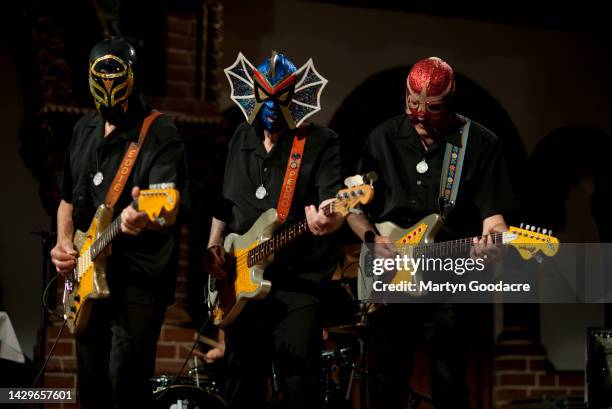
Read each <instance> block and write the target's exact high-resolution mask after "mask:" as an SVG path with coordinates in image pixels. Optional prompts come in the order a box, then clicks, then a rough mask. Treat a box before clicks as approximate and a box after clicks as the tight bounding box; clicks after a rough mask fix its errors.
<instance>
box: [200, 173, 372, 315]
mask: <svg viewBox="0 0 612 409" xmlns="http://www.w3.org/2000/svg"><path fill="white" fill-rule="evenodd" d="M370 180H371V182H373V180H374V179H370ZM373 197H374V189H373V187H372V185H371V184H361V185H356V186H352V187H349V188H347V189H343V190H340V191H339V192H338V194H337V195H336V198H335V200H334V201H333V202H331V203H330V204H328V205H326V206H324V207H323V208H322V209H323V211H324V212H325V214H327V215H331V214H333V213H337V214H339V215H341V216H343V217H344V216H346V215H347V214H348V213H349V212H350V211H351V209H353V208H354V207H355V206H357V205H359V204H367V203H369V202H370V201H371V200H372V198H373ZM280 226H281V223H280V222H279V220H278V217H277V214H276V209H269V210H267V211H266V212H264V213H263V214H262V215H261V216H260V217H259V218H258V219H257V221H256V222H255V223H254V224H253V226H252V227H251V229H250V230H249V231H248V232H246V233H245V234H243V235H238V234H229V235H227V237H226V238H225V242H224V248H225V251H226V253H227V256H228V257H233V261H234V263H233V264H234V265H235V269H233V271H232V272H231V273H230V274H229V275H228V277H227V278H226V279H223V280H220V279H215V278H212V276H210V278H209V284H208V287H209V288H208V304H209V308H210V309H211V310H212V312H211V314H212V319H213V320H214V323H215V324H216V325H218V326H220V327H225V326H227V325H229V324H231V323H232V322H233V321H234V320H235V319H236V317H238V315H239V314H240V312H241V311H242V309H243V308H244V306H245V305H246V304H247V302H248V301H249V300H254V299H261V298H264V297H265V296H266V295H268V293H269V292H270V289H271V288H272V283H271V282H270V281H269V280H265V279H264V277H263V276H264V271H265V269H266V267H267V266H268V265H269V264H270V263H271V262H272V259H273V256H274V253H275V252H277V251H278V250H280V249H282V248H283V247H285V246H286V245H287V244H289V243H291V242H292V241H294V240H295V239H297V238H298V237H300V236H302V235H303V234H305V233H306V232H308V231H309V230H308V223H307V222H306V219H303V220H302V221H300V222H297V223H294V224H291V225H289V226H287V227H284V228H283V229H282V230H280V231H278V232H276V231H277V230H278V229H279V227H280Z"/></svg>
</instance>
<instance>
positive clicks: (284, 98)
mask: <svg viewBox="0 0 612 409" xmlns="http://www.w3.org/2000/svg"><path fill="white" fill-rule="evenodd" d="M290 94H291V93H290V92H289V91H285V92H283V93H282V94H280V95H278V96H277V97H276V99H278V100H279V101H280V102H287V100H288V99H289V95H290Z"/></svg>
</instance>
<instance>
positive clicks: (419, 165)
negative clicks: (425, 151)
mask: <svg viewBox="0 0 612 409" xmlns="http://www.w3.org/2000/svg"><path fill="white" fill-rule="evenodd" d="M427 169H429V166H428V165H427V162H425V159H423V160H422V161H420V162H419V163H417V165H416V170H417V172H419V173H425V172H427Z"/></svg>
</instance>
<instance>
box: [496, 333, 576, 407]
mask: <svg viewBox="0 0 612 409" xmlns="http://www.w3.org/2000/svg"><path fill="white" fill-rule="evenodd" d="M492 377H493V379H492V381H493V391H492V392H493V393H492V396H493V408H494V409H509V408H511V407H512V406H511V405H510V403H511V401H513V400H522V399H534V398H539V397H542V396H545V395H546V396H583V395H584V372H582V371H557V370H555V368H554V367H553V365H552V364H551V363H550V362H549V361H548V359H547V358H546V354H545V352H544V351H543V350H542V348H541V347H536V346H535V345H534V344H533V343H532V342H530V341H523V340H505V341H503V342H500V343H498V345H497V348H496V353H495V356H494V358H493V371H492Z"/></svg>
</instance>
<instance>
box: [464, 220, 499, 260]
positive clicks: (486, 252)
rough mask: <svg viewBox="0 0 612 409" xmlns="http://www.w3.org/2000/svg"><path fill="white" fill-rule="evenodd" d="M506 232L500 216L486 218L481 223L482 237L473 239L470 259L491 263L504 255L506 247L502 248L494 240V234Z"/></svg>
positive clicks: (497, 241)
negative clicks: (479, 259)
mask: <svg viewBox="0 0 612 409" xmlns="http://www.w3.org/2000/svg"><path fill="white" fill-rule="evenodd" d="M505 231H508V226H507V225H506V222H505V220H504V217H503V216H502V215H501V214H496V215H493V216H491V217H487V218H486V219H485V220H484V221H483V222H482V236H481V237H474V239H473V240H472V244H473V245H472V248H471V249H470V257H471V258H472V259H474V260H475V259H477V258H481V259H484V260H485V262H486V263H487V264H488V263H492V262H494V261H495V260H497V259H499V258H500V257H502V256H503V254H504V253H505V250H506V247H505V246H502V245H501V243H500V242H499V240H495V236H497V234H496V233H503V232H505Z"/></svg>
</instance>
